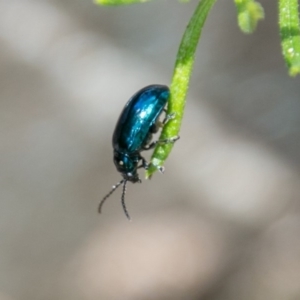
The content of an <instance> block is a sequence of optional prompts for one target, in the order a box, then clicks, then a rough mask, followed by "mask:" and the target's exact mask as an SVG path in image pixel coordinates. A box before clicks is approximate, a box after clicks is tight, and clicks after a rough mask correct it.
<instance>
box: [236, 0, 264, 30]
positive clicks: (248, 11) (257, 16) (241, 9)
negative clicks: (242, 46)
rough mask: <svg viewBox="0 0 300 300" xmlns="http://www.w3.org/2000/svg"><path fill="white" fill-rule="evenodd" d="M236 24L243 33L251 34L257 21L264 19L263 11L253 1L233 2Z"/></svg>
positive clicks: (241, 0) (240, 0) (239, 0)
mask: <svg viewBox="0 0 300 300" xmlns="http://www.w3.org/2000/svg"><path fill="white" fill-rule="evenodd" d="M234 2H235V6H236V9H237V14H238V24H239V27H240V29H241V30H242V31H243V32H244V33H252V32H254V30H255V29H256V27H257V23H258V21H259V20H261V19H263V18H264V16H265V15H264V9H263V7H262V6H261V4H260V3H258V2H256V1H255V0H235V1H234Z"/></svg>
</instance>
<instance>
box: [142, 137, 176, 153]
mask: <svg viewBox="0 0 300 300" xmlns="http://www.w3.org/2000/svg"><path fill="white" fill-rule="evenodd" d="M179 138H180V137H179V136H174V137H171V138H169V139H164V140H157V141H154V142H152V143H151V144H149V145H148V146H147V147H144V148H143V149H144V150H150V149H152V148H154V147H155V146H156V145H157V144H160V145H165V144H173V143H175V142H176V141H177V140H179Z"/></svg>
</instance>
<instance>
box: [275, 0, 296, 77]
mask: <svg viewBox="0 0 300 300" xmlns="http://www.w3.org/2000/svg"><path fill="white" fill-rule="evenodd" d="M279 28H280V37H281V47H282V53H283V57H284V60H285V62H286V65H287V66H288V68H289V74H290V75H291V76H296V75H297V74H299V73H300V29H299V28H300V27H299V15H298V0H279Z"/></svg>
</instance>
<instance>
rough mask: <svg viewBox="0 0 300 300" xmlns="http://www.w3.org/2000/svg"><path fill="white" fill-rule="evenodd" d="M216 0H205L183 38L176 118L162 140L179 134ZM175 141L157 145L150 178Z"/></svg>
mask: <svg viewBox="0 0 300 300" xmlns="http://www.w3.org/2000/svg"><path fill="white" fill-rule="evenodd" d="M215 2H216V0H202V1H201V2H200V3H199V4H198V6H197V8H196V10H195V12H194V14H193V16H192V18H191V19H190V21H189V24H188V26H187V28H186V30H185V32H184V35H183V37H182V40H181V43H180V46H179V49H178V53H177V57H176V62H175V68H174V73H173V78H172V83H171V87H170V90H171V97H170V100H169V102H168V112H167V113H168V114H170V113H175V114H176V115H175V118H174V119H172V120H170V121H169V122H168V123H167V124H166V125H165V126H164V128H163V130H162V133H161V135H160V138H159V139H160V140H164V139H169V138H172V137H175V136H178V135H179V130H180V126H181V122H182V117H183V110H184V106H185V101H186V95H187V91H188V87H189V82H190V77H191V74H192V70H193V66H194V60H195V52H196V49H197V45H198V42H199V39H200V36H201V32H202V28H203V25H204V23H205V20H206V17H207V15H208V13H209V11H210V10H211V8H212V6H213V4H214V3H215ZM172 147H173V144H164V145H157V146H156V148H155V149H154V152H153V154H152V157H151V164H150V167H149V169H148V170H147V171H146V178H149V177H151V175H152V174H153V173H154V172H155V171H156V170H157V169H158V168H159V167H161V166H163V165H164V162H165V160H166V158H167V157H168V155H169V153H170V151H171V149H172Z"/></svg>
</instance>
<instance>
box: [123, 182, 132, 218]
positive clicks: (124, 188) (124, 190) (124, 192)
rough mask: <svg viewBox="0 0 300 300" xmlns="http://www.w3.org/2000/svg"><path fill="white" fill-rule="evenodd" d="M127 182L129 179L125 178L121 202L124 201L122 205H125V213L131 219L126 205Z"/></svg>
mask: <svg viewBox="0 0 300 300" xmlns="http://www.w3.org/2000/svg"><path fill="white" fill-rule="evenodd" d="M126 184H127V180H124V184H123V192H122V196H121V202H122V207H123V210H124V213H125V215H126V217H127V219H128V220H129V221H131V219H130V216H129V213H128V211H127V208H126V205H125V194H126Z"/></svg>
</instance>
